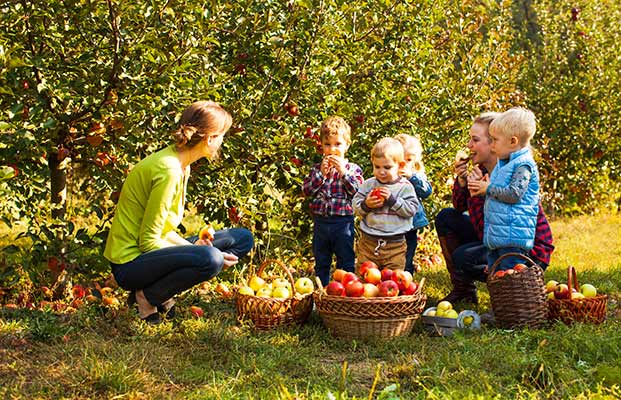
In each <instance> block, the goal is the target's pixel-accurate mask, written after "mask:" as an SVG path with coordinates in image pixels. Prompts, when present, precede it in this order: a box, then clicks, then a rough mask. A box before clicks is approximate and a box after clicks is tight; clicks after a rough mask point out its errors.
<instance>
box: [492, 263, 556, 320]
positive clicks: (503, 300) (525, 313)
mask: <svg viewBox="0 0 621 400" xmlns="http://www.w3.org/2000/svg"><path fill="white" fill-rule="evenodd" d="M511 256H516V257H521V258H523V259H524V260H525V264H526V266H527V267H528V268H527V269H525V270H523V271H521V272H518V273H514V274H510V275H505V276H503V277H502V278H494V272H495V270H496V268H497V267H498V265H499V264H500V261H501V260H502V259H504V258H507V257H511ZM487 289H488V290H489V296H490V300H491V302H492V310H493V311H494V318H495V320H496V326H498V327H500V328H518V327H538V326H541V325H543V324H544V323H545V322H546V317H547V305H546V293H545V286H544V282H543V270H542V269H541V267H540V266H539V265H537V264H536V263H535V262H534V261H533V260H531V259H530V258H528V257H527V256H525V255H524V254H520V253H507V254H503V255H502V256H500V257H499V258H498V260H496V262H495V263H494V265H492V267H491V268H490V272H489V275H488V277H487Z"/></svg>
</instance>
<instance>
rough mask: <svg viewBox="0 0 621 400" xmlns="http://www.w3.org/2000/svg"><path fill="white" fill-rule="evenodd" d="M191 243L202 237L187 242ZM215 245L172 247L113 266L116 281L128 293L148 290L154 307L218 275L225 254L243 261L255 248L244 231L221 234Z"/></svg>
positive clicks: (145, 292)
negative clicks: (128, 291)
mask: <svg viewBox="0 0 621 400" xmlns="http://www.w3.org/2000/svg"><path fill="white" fill-rule="evenodd" d="M187 240H188V241H189V242H191V243H195V242H196V241H197V240H198V236H192V237H190V238H188V239H187ZM212 243H213V246H196V245H187V246H172V247H166V248H163V249H158V250H153V251H149V252H147V253H143V254H141V255H139V256H138V257H136V258H135V259H133V260H132V261H130V262H127V263H125V264H111V266H112V273H113V275H114V278H115V279H116V281H117V282H118V284H119V286H121V287H122V288H123V289H125V290H140V289H142V290H143V291H144V295H145V297H146V298H147V300H148V301H149V303H151V304H153V305H160V304H162V303H163V302H165V301H166V300H168V299H170V298H172V297H173V296H175V295H176V294H179V293H181V292H183V291H184V290H187V289H189V288H191V287H193V286H194V285H196V284H198V283H201V282H204V281H206V280H209V279H211V278H213V277H214V276H216V275H218V273H220V271H221V270H222V267H223V265H224V257H223V256H222V253H223V252H225V253H231V254H235V255H236V256H237V257H239V258H241V257H243V256H245V255H246V254H248V252H249V251H250V250H251V249H252V247H253V246H254V239H253V237H252V233H250V231H249V230H247V229H244V228H232V229H224V230H221V231H217V232H216V233H215V235H214V240H213V241H212Z"/></svg>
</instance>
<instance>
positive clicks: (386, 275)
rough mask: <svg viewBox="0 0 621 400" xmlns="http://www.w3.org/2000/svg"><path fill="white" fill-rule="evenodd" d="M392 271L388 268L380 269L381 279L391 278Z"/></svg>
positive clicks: (387, 279)
mask: <svg viewBox="0 0 621 400" xmlns="http://www.w3.org/2000/svg"><path fill="white" fill-rule="evenodd" d="M393 273H394V271H393V270H392V269H390V268H384V269H382V281H389V280H391V279H392V274H393Z"/></svg>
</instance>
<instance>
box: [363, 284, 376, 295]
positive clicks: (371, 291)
mask: <svg viewBox="0 0 621 400" xmlns="http://www.w3.org/2000/svg"><path fill="white" fill-rule="evenodd" d="M378 294H379V288H378V287H377V286H376V285H374V284H372V283H365V284H364V293H363V294H362V295H363V296H364V297H367V298H371V297H377V295H378Z"/></svg>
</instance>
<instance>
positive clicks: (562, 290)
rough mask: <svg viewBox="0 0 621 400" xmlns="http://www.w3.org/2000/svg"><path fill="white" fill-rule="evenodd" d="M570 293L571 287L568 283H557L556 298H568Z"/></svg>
mask: <svg viewBox="0 0 621 400" xmlns="http://www.w3.org/2000/svg"><path fill="white" fill-rule="evenodd" d="M569 294H570V292H569V287H568V286H567V285H566V284H564V283H560V284H558V285H556V289H555V290H554V297H555V298H556V299H568V298H569Z"/></svg>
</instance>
